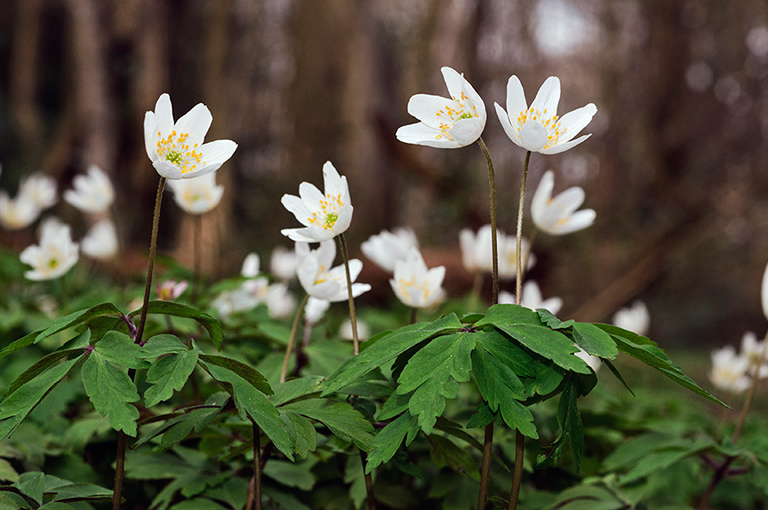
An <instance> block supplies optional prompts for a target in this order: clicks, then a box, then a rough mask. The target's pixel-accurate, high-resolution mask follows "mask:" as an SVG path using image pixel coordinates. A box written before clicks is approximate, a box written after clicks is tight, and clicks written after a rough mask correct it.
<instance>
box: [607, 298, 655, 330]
mask: <svg viewBox="0 0 768 510" xmlns="http://www.w3.org/2000/svg"><path fill="white" fill-rule="evenodd" d="M613 324H614V325H615V326H618V327H620V328H622V329H626V330H627V331H632V332H633V333H637V334H638V335H645V334H646V333H647V332H648V326H650V324H651V315H650V314H649V313H648V308H647V307H646V306H645V303H643V302H642V301H635V302H634V303H632V305H631V306H628V307H626V308H622V309H621V310H619V311H617V312H616V313H615V314H614V315H613Z"/></svg>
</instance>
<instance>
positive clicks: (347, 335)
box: [339, 319, 371, 342]
mask: <svg viewBox="0 0 768 510" xmlns="http://www.w3.org/2000/svg"><path fill="white" fill-rule="evenodd" d="M370 336H371V327H370V326H368V323H366V322H365V321H361V320H360V319H357V337H358V338H359V339H360V341H361V342H365V341H366V340H367V339H368V338H370ZM339 338H341V339H343V340H354V336H353V334H352V320H351V319H346V320H345V321H344V322H342V323H341V326H340V327H339Z"/></svg>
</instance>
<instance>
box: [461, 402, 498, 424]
mask: <svg viewBox="0 0 768 510" xmlns="http://www.w3.org/2000/svg"><path fill="white" fill-rule="evenodd" d="M494 418H495V416H494V415H493V411H491V408H490V407H488V403H486V402H481V403H480V405H479V406H478V407H477V411H475V414H473V415H472V416H471V417H470V418H469V421H468V422H467V428H468V429H476V428H482V427H485V426H486V425H488V424H489V423H491V422H492V421H493V419H494Z"/></svg>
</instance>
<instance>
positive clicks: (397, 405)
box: [378, 393, 413, 420]
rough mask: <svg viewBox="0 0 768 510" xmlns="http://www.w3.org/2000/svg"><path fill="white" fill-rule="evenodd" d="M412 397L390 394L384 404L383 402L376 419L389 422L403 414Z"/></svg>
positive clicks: (409, 395) (409, 394) (410, 395)
mask: <svg viewBox="0 0 768 510" xmlns="http://www.w3.org/2000/svg"><path fill="white" fill-rule="evenodd" d="M412 396H413V394H412V393H408V394H405V395H398V394H397V393H392V394H391V395H390V396H389V398H388V399H387V400H386V402H384V405H383V406H382V408H381V411H380V412H379V415H378V419H379V420H389V419H392V418H394V417H395V416H397V415H399V414H400V413H402V412H405V411H406V410H407V409H408V402H410V400H411V397H412Z"/></svg>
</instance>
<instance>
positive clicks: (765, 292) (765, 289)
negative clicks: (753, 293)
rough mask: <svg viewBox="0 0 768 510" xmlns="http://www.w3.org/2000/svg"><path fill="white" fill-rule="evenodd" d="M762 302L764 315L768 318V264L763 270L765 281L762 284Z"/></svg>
mask: <svg viewBox="0 0 768 510" xmlns="http://www.w3.org/2000/svg"><path fill="white" fill-rule="evenodd" d="M760 303H761V304H762V305H763V315H764V316H765V318H766V319H768V266H766V267H765V271H764V272H763V283H762V285H761V286H760Z"/></svg>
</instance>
